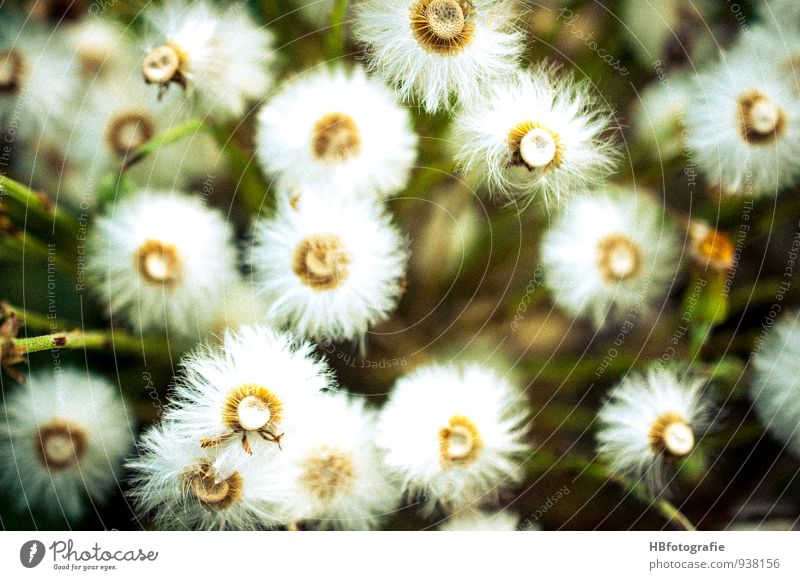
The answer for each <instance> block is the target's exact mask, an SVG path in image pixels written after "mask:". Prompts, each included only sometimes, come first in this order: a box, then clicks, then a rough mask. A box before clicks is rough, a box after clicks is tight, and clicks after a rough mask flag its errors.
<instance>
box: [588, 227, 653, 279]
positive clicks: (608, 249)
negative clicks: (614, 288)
mask: <svg viewBox="0 0 800 580" xmlns="http://www.w3.org/2000/svg"><path fill="white" fill-rule="evenodd" d="M597 254H598V259H597V265H598V267H599V268H600V274H601V275H602V277H603V279H604V280H605V281H606V282H608V283H616V282H622V281H624V280H628V279H629V278H632V277H633V276H636V274H637V273H638V272H639V269H640V268H641V262H642V251H641V250H640V249H639V246H637V245H636V244H635V243H634V242H633V241H632V240H631V239H629V238H628V237H626V236H624V235H622V234H612V235H610V236H606V237H605V238H603V239H602V240H600V242H599V243H598V244H597Z"/></svg>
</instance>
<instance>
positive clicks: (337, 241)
mask: <svg viewBox="0 0 800 580" xmlns="http://www.w3.org/2000/svg"><path fill="white" fill-rule="evenodd" d="M349 265H350V255H349V254H348V253H347V251H346V250H345V247H344V242H342V239H341V238H340V237H339V236H337V235H335V234H318V235H315V236H311V237H310V238H307V239H305V240H303V241H302V242H301V243H300V245H299V246H298V247H297V251H296V252H295V256H294V273H295V274H296V275H297V277H298V278H300V280H301V281H302V282H303V283H304V284H305V285H306V286H309V287H311V288H313V289H314V290H319V291H322V290H332V289H334V288H337V287H338V286H341V285H342V284H343V283H344V282H345V280H347V275H348V267H349Z"/></svg>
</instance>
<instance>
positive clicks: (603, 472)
mask: <svg viewBox="0 0 800 580" xmlns="http://www.w3.org/2000/svg"><path fill="white" fill-rule="evenodd" d="M561 463H562V464H561V465H559V466H558V467H559V468H561V469H564V470H568V469H578V470H580V472H581V473H582V474H586V475H588V476H589V477H592V478H594V479H596V480H598V481H611V482H613V483H616V484H617V485H619V486H621V487H623V488H625V489H626V490H628V491H629V492H630V493H631V495H633V496H634V497H635V498H636V499H638V500H639V501H641V502H642V503H646V504H649V505H651V506H653V507H655V508H656V509H657V510H658V511H659V512H660V513H661V515H663V516H664V517H665V518H666V519H667V520H668V521H670V522H675V523H676V524H678V525H679V526H681V527H682V528H683V529H684V530H686V531H689V532H694V531H696V530H697V528H695V527H694V524H692V522H691V521H690V520H689V518H687V517H686V516H685V515H684V514H683V512H681V511H680V510H679V509H678V508H677V507H675V505H673V504H672V503H671V502H670V501H668V500H666V499H663V498H654V497H653V495H652V494H651V493H650V492H649V491H648V490H647V488H646V487H645V486H643V485H641V484H639V483H637V482H635V481H631V480H630V479H628V478H626V477H623V476H621V475H616V474H613V473H611V472H609V471H608V470H607V469H606V468H605V467H604V466H602V465H600V464H598V463H597V462H596V461H589V460H587V459H584V458H577V459H573V460H571V461H563V462H561ZM551 465H552V464H551Z"/></svg>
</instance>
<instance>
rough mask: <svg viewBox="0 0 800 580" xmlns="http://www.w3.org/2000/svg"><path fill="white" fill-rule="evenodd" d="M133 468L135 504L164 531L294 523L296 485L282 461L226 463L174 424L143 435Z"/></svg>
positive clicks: (130, 465) (262, 459)
mask: <svg viewBox="0 0 800 580" xmlns="http://www.w3.org/2000/svg"><path fill="white" fill-rule="evenodd" d="M128 469H129V470H130V471H131V473H132V478H131V479H132V486H131V492H130V496H131V498H132V499H133V502H134V505H135V506H136V508H137V510H138V511H139V512H140V514H141V515H143V516H144V515H149V516H151V517H152V518H153V520H154V522H155V524H156V526H157V527H159V528H161V529H171V530H175V529H201V530H222V529H228V530H262V529H269V528H271V527H273V526H278V525H285V524H288V523H289V522H290V518H291V513H290V511H289V506H290V499H291V488H290V484H291V481H290V480H289V479H288V478H287V477H286V476H285V469H284V468H282V464H281V460H280V458H277V457H275V458H268V457H257V458H251V460H250V461H227V460H226V458H225V457H224V456H223V454H222V453H221V450H220V449H218V448H212V449H203V448H201V447H200V446H199V445H197V442H196V441H194V440H192V439H190V438H187V437H186V435H185V433H184V432H183V431H182V430H181V429H180V428H179V427H178V426H176V424H174V423H172V422H171V421H170V420H169V419H167V420H166V421H165V422H163V423H162V424H161V425H156V426H154V427H152V428H150V429H149V430H148V431H146V432H145V433H144V435H143V436H142V438H141V440H140V442H139V453H138V455H137V456H136V457H135V458H134V459H132V460H130V461H129V462H128Z"/></svg>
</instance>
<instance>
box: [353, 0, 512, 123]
mask: <svg viewBox="0 0 800 580" xmlns="http://www.w3.org/2000/svg"><path fill="white" fill-rule="evenodd" d="M514 20H515V11H514V7H513V3H512V2H508V1H506V0H499V1H498V0H473V1H469V2H468V1H466V0H399V1H397V2H384V1H383V0H365V1H364V2H359V3H358V4H357V5H356V6H355V8H354V32H355V36H356V38H357V39H358V40H359V41H360V42H362V43H364V44H365V45H366V46H367V50H368V57H369V67H370V70H374V71H375V72H376V73H377V74H378V75H380V76H382V77H383V78H385V79H386V80H387V81H388V82H390V83H392V84H394V85H396V86H397V87H398V89H399V91H400V94H401V95H402V96H403V98H406V99H408V98H410V97H411V96H412V95H413V96H414V97H415V98H416V99H417V101H418V102H420V103H421V104H422V106H423V107H424V108H425V109H426V110H428V111H430V112H433V111H436V110H440V109H447V108H451V107H452V106H453V104H454V100H459V101H461V102H469V101H471V100H473V99H475V98H476V97H477V96H478V95H479V94H480V92H482V90H483V89H484V88H486V87H488V86H491V85H492V84H493V83H496V82H498V81H501V80H503V79H505V78H508V77H509V76H510V75H512V74H513V72H514V70H515V69H516V66H517V62H518V60H519V57H520V55H521V53H522V50H523V42H522V35H521V33H520V32H519V31H518V30H517V29H516V27H515V26H514ZM452 97H455V99H453V98H452Z"/></svg>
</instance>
